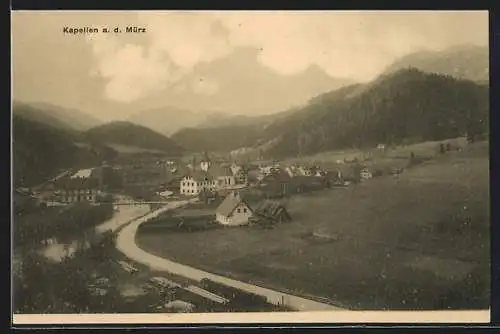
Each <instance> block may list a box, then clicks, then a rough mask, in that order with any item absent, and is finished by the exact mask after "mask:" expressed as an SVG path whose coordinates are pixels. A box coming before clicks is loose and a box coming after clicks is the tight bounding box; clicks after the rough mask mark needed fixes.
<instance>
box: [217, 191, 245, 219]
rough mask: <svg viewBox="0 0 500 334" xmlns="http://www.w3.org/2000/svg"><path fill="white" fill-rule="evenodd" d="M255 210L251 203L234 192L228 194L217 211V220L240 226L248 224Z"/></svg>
mask: <svg viewBox="0 0 500 334" xmlns="http://www.w3.org/2000/svg"><path fill="white" fill-rule="evenodd" d="M252 214H253V210H252V209H251V208H250V205H248V204H247V202H246V201H245V200H244V199H243V198H242V197H241V196H240V194H239V193H238V192H233V193H231V194H229V195H228V196H226V198H225V199H224V201H222V203H221V204H220V205H219V207H218V208H217V210H216V212H215V220H216V221H218V222H219V223H220V224H222V225H227V226H240V225H246V224H248V222H249V219H250V217H252Z"/></svg>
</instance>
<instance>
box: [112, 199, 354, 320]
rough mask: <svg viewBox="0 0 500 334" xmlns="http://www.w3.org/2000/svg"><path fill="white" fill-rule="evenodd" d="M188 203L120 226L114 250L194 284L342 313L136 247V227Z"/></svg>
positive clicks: (299, 308) (172, 204)
mask: <svg viewBox="0 0 500 334" xmlns="http://www.w3.org/2000/svg"><path fill="white" fill-rule="evenodd" d="M188 203H189V201H176V202H170V203H168V204H167V205H166V206H164V207H162V208H160V209H158V210H155V211H152V212H150V213H148V214H146V215H144V216H142V217H139V218H137V219H135V220H132V221H131V222H130V223H128V224H126V225H124V227H123V228H122V229H121V230H120V231H119V232H118V236H117V240H116V247H117V249H118V250H119V251H120V252H122V253H123V254H124V255H125V256H127V257H128V258H129V259H131V260H133V261H135V262H138V263H141V264H143V265H145V266H148V267H149V268H151V269H153V270H161V271H167V272H170V273H172V274H176V275H180V276H183V277H187V278H190V279H194V280H197V281H200V280H202V279H203V278H208V279H211V280H213V281H215V282H218V283H221V284H225V285H228V286H231V287H234V288H237V289H240V290H243V291H246V292H250V293H255V294H258V295H260V296H263V297H266V298H267V301H268V302H269V303H272V304H284V305H286V306H288V307H290V308H292V309H294V310H297V311H328V310H330V311H333V310H339V311H340V310H343V311H345V309H341V308H339V307H336V306H333V305H329V304H324V303H320V302H316V301H313V300H309V299H305V298H302V297H298V296H294V295H290V294H287V293H283V292H279V291H274V290H271V289H266V288H263V287H259V286H256V285H252V284H248V283H245V282H241V281H237V280H234V279H231V278H227V277H224V276H219V275H215V274H212V273H209V272H206V271H203V270H199V269H196V268H193V267H190V266H186V265H183V264H180V263H177V262H173V261H171V260H168V259H165V258H161V257H158V256H155V255H153V254H150V253H147V252H145V251H144V250H142V249H140V248H139V247H138V246H137V244H136V242H135V235H136V233H137V229H138V227H139V225H141V224H142V223H144V222H146V221H148V220H150V219H151V218H154V217H156V216H158V215H159V214H161V213H162V212H165V211H168V210H172V209H175V208H178V207H180V206H183V205H186V204H188Z"/></svg>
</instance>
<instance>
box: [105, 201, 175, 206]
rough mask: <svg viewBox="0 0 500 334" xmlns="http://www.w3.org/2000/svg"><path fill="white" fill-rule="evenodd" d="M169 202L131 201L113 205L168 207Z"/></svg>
mask: <svg viewBox="0 0 500 334" xmlns="http://www.w3.org/2000/svg"><path fill="white" fill-rule="evenodd" d="M168 203H170V202H168V201H151V202H149V201H144V202H140V201H130V202H128V201H127V202H114V203H113V205H129V206H132V205H167V204H168Z"/></svg>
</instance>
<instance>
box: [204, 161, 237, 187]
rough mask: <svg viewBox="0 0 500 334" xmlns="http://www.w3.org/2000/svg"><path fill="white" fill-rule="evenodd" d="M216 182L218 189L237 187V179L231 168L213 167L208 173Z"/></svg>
mask: <svg viewBox="0 0 500 334" xmlns="http://www.w3.org/2000/svg"><path fill="white" fill-rule="evenodd" d="M207 173H208V174H210V175H211V176H212V177H213V178H214V180H216V186H217V188H218V189H227V188H232V187H234V186H235V185H236V178H235V177H234V174H233V171H232V170H231V167H229V166H220V165H213V166H210V168H209V169H208V171H207Z"/></svg>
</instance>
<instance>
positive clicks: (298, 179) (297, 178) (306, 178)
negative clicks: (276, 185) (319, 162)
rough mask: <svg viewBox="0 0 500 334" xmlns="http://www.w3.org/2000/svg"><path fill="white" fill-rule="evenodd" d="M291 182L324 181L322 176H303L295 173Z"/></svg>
mask: <svg viewBox="0 0 500 334" xmlns="http://www.w3.org/2000/svg"><path fill="white" fill-rule="evenodd" d="M292 181H293V183H296V184H319V183H322V182H324V181H325V178H324V177H322V176H305V175H297V176H295V177H294V178H293V179H292Z"/></svg>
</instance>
